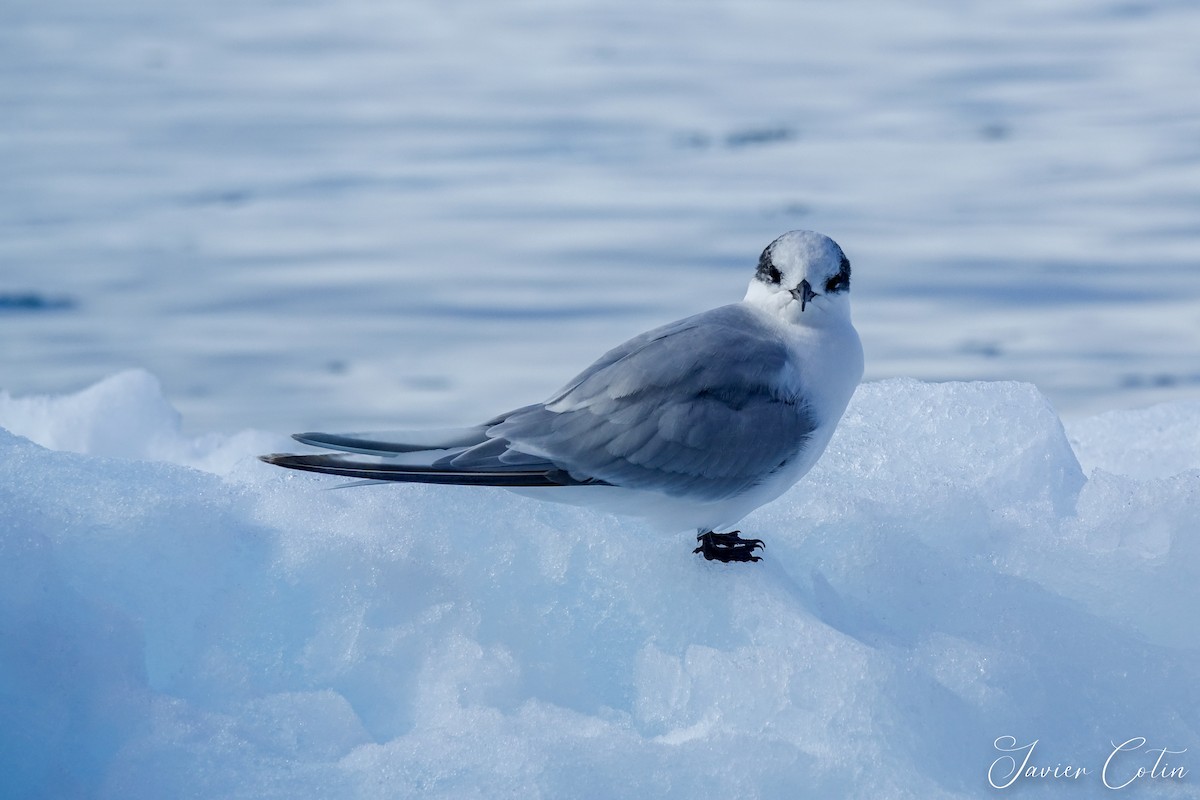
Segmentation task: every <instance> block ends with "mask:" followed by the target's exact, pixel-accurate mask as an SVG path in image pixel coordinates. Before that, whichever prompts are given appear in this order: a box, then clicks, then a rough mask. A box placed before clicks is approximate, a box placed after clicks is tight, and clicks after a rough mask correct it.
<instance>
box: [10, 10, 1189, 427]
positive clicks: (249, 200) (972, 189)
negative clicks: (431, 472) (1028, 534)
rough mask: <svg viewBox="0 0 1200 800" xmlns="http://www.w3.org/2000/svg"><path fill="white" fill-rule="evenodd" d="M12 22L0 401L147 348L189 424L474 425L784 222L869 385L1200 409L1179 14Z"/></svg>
mask: <svg viewBox="0 0 1200 800" xmlns="http://www.w3.org/2000/svg"><path fill="white" fill-rule="evenodd" d="M1135 12H1136V13H1135ZM5 16H6V22H5V25H4V26H3V28H2V29H0V76H3V77H2V78H0V330H2V331H3V336H0V388H2V389H5V390H7V391H9V392H12V393H16V394H26V393H35V392H59V391H65V390H68V389H73V388H78V387H80V386H83V385H86V384H88V383H91V382H93V381H95V380H96V379H98V378H100V377H102V376H104V375H107V374H109V373H111V372H114V371H116V370H118V369H121V368H124V367H129V366H140V367H145V368H147V369H149V370H151V371H152V372H154V373H156V374H157V375H159V376H160V377H161V378H162V380H163V382H164V385H165V387H166V390H167V392H168V395H169V396H170V398H171V400H172V402H173V403H174V404H175V405H176V406H177V407H179V408H180V409H181V410H182V411H183V413H184V418H185V423H186V425H187V426H188V428H189V429H191V430H196V431H203V430H235V429H238V428H242V427H247V426H253V427H262V428H268V429H272V430H292V429H303V428H310V427H314V426H321V427H345V428H377V427H380V426H387V425H393V424H394V425H402V424H437V423H449V422H454V421H461V420H464V419H467V420H473V419H478V418H483V417H486V416H488V415H490V414H491V413H493V412H495V411H497V410H498V409H501V408H504V407H509V406H515V405H518V404H521V403H524V402H528V401H530V400H533V399H537V398H539V397H541V396H543V395H545V394H547V393H548V392H550V391H552V390H553V389H554V388H556V386H557V385H559V384H560V383H562V382H563V381H565V379H566V378H568V377H569V376H570V375H571V374H573V372H574V371H576V370H577V369H578V368H580V367H581V366H582V365H584V364H585V363H587V362H588V361H589V360H590V359H592V358H594V357H595V356H596V355H598V354H599V353H600V352H602V351H603V350H605V349H607V347H609V346H610V345H612V344H614V343H616V342H618V341H620V340H621V339H623V338H625V337H627V336H630V335H633V334H635V333H637V332H639V331H641V330H644V329H645V328H647V327H650V326H652V325H656V324H659V323H662V322H664V321H667V320H670V319H673V318H677V317H679V316H683V315H685V314H689V313H693V312H695V311H697V310H700V309H703V308H707V307H711V306H714V305H719V304H721V303H725V302H730V301H732V300H735V299H738V298H740V296H741V293H742V291H743V290H744V285H745V283H746V281H747V280H748V279H749V277H750V274H751V273H752V270H753V265H754V263H755V262H756V259H757V254H758V252H759V251H760V250H761V249H762V247H763V246H764V245H765V244H766V243H767V242H769V241H770V240H771V239H772V238H774V237H775V236H776V235H778V234H779V233H781V232H783V231H784V230H788V229H791V228H796V227H807V228H814V229H817V230H821V231H823V232H825V233H828V234H829V235H831V236H833V237H834V238H835V239H837V240H838V241H839V242H840V243H841V244H842V245H843V247H844V248H845V249H846V251H847V252H848V253H849V254H850V257H851V259H852V260H853V262H854V265H855V277H854V281H855V283H854V296H855V315H856V321H857V324H858V327H859V329H860V331H861V332H862V334H863V339H864V344H865V347H866V351H867V379H877V378H882V377H889V376H896V375H908V376H913V377H918V378H924V379H932V380H951V379H964V380H975V379H996V378H1015V379H1020V380H1028V381H1033V382H1034V383H1036V384H1037V385H1038V386H1039V387H1040V388H1041V389H1042V391H1043V392H1045V393H1046V394H1047V395H1048V396H1049V397H1050V398H1051V400H1052V401H1053V402H1054V403H1055V405H1056V407H1057V408H1058V409H1059V410H1060V411H1061V412H1063V413H1065V414H1067V415H1082V414H1087V413H1092V412H1096V411H1101V410H1106V409H1111V408H1120V407H1130V406H1139V405H1145V404H1148V403H1151V402H1155V401H1158V400H1166V399H1176V398H1182V397H1196V396H1200V359H1197V357H1196V354H1197V352H1198V351H1200V189H1197V187H1200V92H1196V91H1195V90H1194V89H1195V86H1194V84H1195V75H1196V74H1197V68H1198V67H1200V61H1198V59H1197V56H1196V48H1195V46H1194V43H1195V41H1197V40H1200V7H1197V6H1195V5H1194V4H1187V3H1175V4H1171V3H1162V4H1154V5H1139V6H1137V7H1136V8H1135V7H1134V6H1130V5H1128V4H1126V5H1120V4H1117V5H1104V4H1100V5H1097V4H1095V3H1091V2H1084V0H1076V1H1075V2H1063V3H1057V4H1053V7H1052V8H1047V7H1045V4H1035V3H1014V4H1005V5H1004V6H1003V7H998V6H996V4H989V3H983V2H972V3H961V4H946V5H944V6H935V5H928V6H925V7H922V8H903V9H901V8H895V7H893V6H891V5H889V4H886V3H883V2H874V3H871V4H869V7H864V6H863V5H861V4H859V5H855V6H854V7H853V8H851V7H849V6H847V7H841V6H834V5H829V6H825V5H812V4H775V3H767V2H760V3H746V2H733V1H732V0H730V1H729V2H710V3H705V4H702V6H695V7H687V8H681V7H675V6H670V7H667V6H662V7H647V6H645V4H635V3H632V2H618V3H604V4H590V3H581V4H573V5H571V6H570V7H567V6H563V5H561V4H552V3H542V2H524V3H506V4H488V3H484V2H478V1H476V2H456V3H434V2H408V3H404V4H394V5H391V6H384V5H380V4H376V3H370V2H365V0H363V1H361V2H349V3H345V2H339V3H333V2H329V0H319V1H318V2H310V3H306V4H303V5H299V6H297V5H292V4H282V3H273V2H267V0H257V1H256V2H249V3H233V2H228V1H223V2H216V3H209V4H204V5H202V6H188V5H184V4H173V5H163V4H160V3H150V2H148V0H117V2H110V3H105V4H104V5H103V6H95V5H93V4H84V3H81V2H62V3H56V4H32V3H27V4H20V5H16V6H13V7H11V8H9V9H7V10H6V12H5ZM1031 32H1032V33H1031Z"/></svg>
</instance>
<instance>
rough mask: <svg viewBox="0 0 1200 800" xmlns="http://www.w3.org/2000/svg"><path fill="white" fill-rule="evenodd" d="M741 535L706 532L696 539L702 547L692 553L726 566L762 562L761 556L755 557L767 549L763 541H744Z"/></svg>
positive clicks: (733, 532)
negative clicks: (755, 553) (756, 552)
mask: <svg viewBox="0 0 1200 800" xmlns="http://www.w3.org/2000/svg"><path fill="white" fill-rule="evenodd" d="M739 533H741V531H730V532H729V533H714V532H713V531H705V532H704V533H701V534H700V535H699V536H697V537H696V541H698V542H700V546H699V547H697V548H696V549H695V550H693V551H692V552H693V553H699V554H701V555H702V556H704V557H705V558H706V559H707V560H709V561H713V560H716V561H722V562H724V563H726V564H728V563H729V562H730V561H762V557H761V556H756V555H754V551H755V550H757V549H758V548H760V547H766V545H764V544H763V542H762V539H743V538H742V537H740V536H738V534H739Z"/></svg>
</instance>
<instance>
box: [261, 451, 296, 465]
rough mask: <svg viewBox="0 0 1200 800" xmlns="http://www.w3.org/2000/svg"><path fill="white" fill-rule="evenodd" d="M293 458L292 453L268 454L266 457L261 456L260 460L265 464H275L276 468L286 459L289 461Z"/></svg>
mask: <svg viewBox="0 0 1200 800" xmlns="http://www.w3.org/2000/svg"><path fill="white" fill-rule="evenodd" d="M291 457H292V454H291V453H268V454H267V455H265V456H259V457H258V460H259V461H262V462H265V463H267V464H275V465H276V466H278V465H279V464H281V463H282V462H283V461H284V460H285V459H288V458H291Z"/></svg>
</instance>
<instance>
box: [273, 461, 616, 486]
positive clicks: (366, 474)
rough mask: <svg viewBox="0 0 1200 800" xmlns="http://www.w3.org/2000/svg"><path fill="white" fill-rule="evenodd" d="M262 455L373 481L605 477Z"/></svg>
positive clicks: (543, 482) (530, 481)
mask: <svg viewBox="0 0 1200 800" xmlns="http://www.w3.org/2000/svg"><path fill="white" fill-rule="evenodd" d="M259 459H260V460H262V461H265V462H267V463H268V464H274V465H276V466H279V467H287V468H288V469H297V470H303V471H305V472H321V473H325V474H327V475H342V476H345V477H348V478H358V479H360V480H370V481H400V482H405V483H437V484H455V485H462V486H509V487H516V486H519V487H535V486H583V485H591V484H602V483H603V482H602V481H598V480H594V479H588V480H582V481H581V480H576V479H575V478H572V477H571V476H570V475H569V474H568V473H567V472H565V471H564V470H561V469H558V468H556V467H549V468H543V469H502V470H496V469H492V470H484V469H471V470H467V469H455V468H452V467H450V468H447V467H434V466H413V465H404V464H388V463H372V462H366V461H354V460H352V459H348V458H346V457H344V456H333V455H312V456H301V455H291V454H288V453H275V454H272V455H267V456H259Z"/></svg>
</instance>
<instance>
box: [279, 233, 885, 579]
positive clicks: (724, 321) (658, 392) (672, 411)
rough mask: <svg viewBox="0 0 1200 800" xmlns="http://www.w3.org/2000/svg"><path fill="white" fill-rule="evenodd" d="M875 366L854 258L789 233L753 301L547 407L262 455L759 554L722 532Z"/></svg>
mask: <svg viewBox="0 0 1200 800" xmlns="http://www.w3.org/2000/svg"><path fill="white" fill-rule="evenodd" d="M862 371H863V352H862V345H861V343H860V342H859V338H858V333H857V331H855V330H854V325H853V324H852V323H851V321H850V262H849V260H848V259H847V258H846V256H845V254H844V253H843V252H842V249H841V248H840V247H839V246H838V245H837V243H836V242H834V241H833V240H832V239H830V238H828V237H826V236H823V235H821V234H819V233H814V232H812V231H791V232H790V233H785V234H784V235H783V236H780V237H779V238H778V239H776V240H775V241H773V242H771V244H769V245H768V246H767V248H766V249H765V250H763V252H762V256H761V257H760V258H759V261H758V269H757V271H756V272H755V274H754V278H753V280H751V281H750V286H749V288H748V289H747V291H746V296H745V298H744V299H743V300H742V301H741V302H740V303H734V304H732V305H727V306H721V307H720V308H714V309H712V310H711V311H705V312H703V313H701V314H696V315H695V316H691V317H687V318H686V319H681V320H679V321H677V322H672V323H670V324H668V325H664V326H662V327H661V328H655V329H654V330H651V331H648V332H646V333H643V334H641V335H640V336H635V337H634V338H632V339H630V340H629V341H627V342H625V343H624V344H622V345H619V346H618V347H616V348H614V349H612V350H610V351H608V352H607V353H605V354H604V355H603V356H601V357H600V359H599V360H598V361H596V362H595V363H594V364H592V365H591V366H590V367H588V368H587V369H585V370H584V371H583V372H581V373H580V374H579V375H577V376H576V377H575V378H574V379H572V380H571V381H570V382H569V383H568V384H567V385H566V386H564V387H563V388H562V389H560V390H559V391H558V392H556V393H555V394H554V395H553V396H552V397H551V398H550V399H548V400H546V401H545V402H543V403H535V404H534V405H529V406H524V407H522V408H518V409H516V410H514V411H509V412H507V413H505V414H500V415H499V416H496V417H493V418H492V419H490V420H488V421H487V422H484V423H483V424H481V425H475V426H472V427H467V428H454V429H444V430H436V431H415V432H414V431H393V432H388V433H370V434H329V433H300V434H296V435H295V437H294V438H295V439H296V440H297V441H300V442H303V443H304V444H308V445H314V446H317V447H322V448H326V449H328V450H336V451H339V453H338V454H320V455H285V454H277V455H269V456H263V457H262V459H263V460H264V461H266V462H268V463H270V464H276V465H278V466H281V467H288V468H291V469H299V470H308V471H312V472H323V473H329V474H333V475H343V476H349V477H354V478H360V479H363V480H364V482H374V481H405V482H419V483H441V484H467V485H475V486H503V487H507V488H510V489H517V490H519V491H522V492H525V493H529V494H533V495H534V496H536V497H538V498H540V499H545V500H554V501H559V502H567V503H572V504H577V505H587V506H594V507H598V508H601V509H604V510H608V511H612V512H614V513H617V514H625V515H633V516H638V517H643V518H646V519H648V520H649V521H650V522H651V523H652V524H653V525H654V526H655V527H657V528H660V529H664V530H668V531H672V532H678V531H683V530H689V529H694V530H696V531H697V534H698V535H697V539H698V540H699V542H700V546H699V547H697V548H696V549H695V552H697V553H701V554H702V555H704V557H705V558H708V559H710V560H711V559H717V560H720V561H757V560H759V557H758V556H757V555H755V554H754V551H755V550H756V549H757V548H759V547H761V546H762V542H761V541H760V540H758V539H742V538H741V537H740V536H739V535H738V534H739V533H740V531H731V532H726V533H719V532H717V531H719V530H720V529H722V528H727V527H729V526H732V525H733V524H735V523H736V522H737V521H738V520H740V519H741V518H742V517H744V516H745V515H746V514H748V513H750V512H751V511H753V510H754V509H755V508H758V507H759V506H760V505H763V504H764V503H767V502H769V501H771V500H774V499H775V498H776V497H779V495H781V494H783V492H785V491H786V490H787V489H789V488H790V487H791V486H792V485H793V484H795V483H796V481H798V480H800V478H801V477H803V476H804V474H805V473H807V472H808V471H809V470H810V469H811V468H812V466H813V465H814V464H815V463H816V462H817V459H818V458H820V456H821V454H822V453H823V452H824V451H825V447H826V445H828V444H829V439H830V437H831V436H832V435H833V431H834V428H835V427H836V426H837V423H838V420H840V419H841V417H842V413H843V412H844V411H845V410H846V404H847V403H849V401H850V396H851V395H852V394H854V390H855V388H856V387H857V386H858V382H859V380H860V379H861V378H862ZM350 454H354V455H350ZM363 456H366V457H367V458H363Z"/></svg>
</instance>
